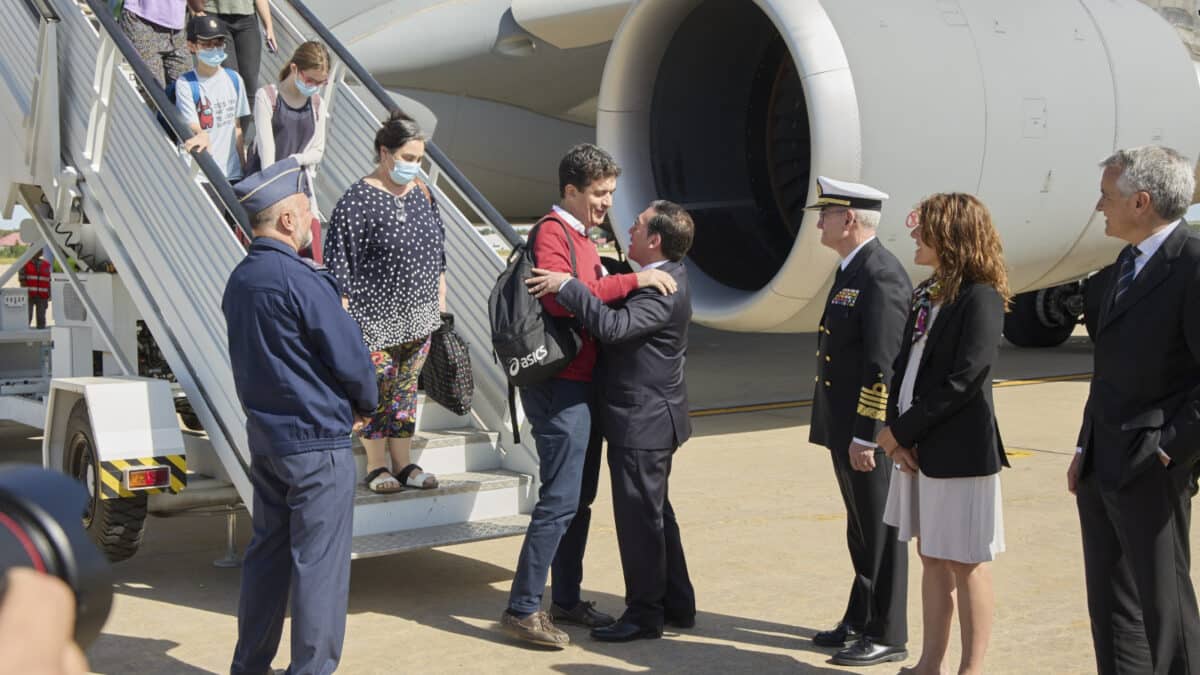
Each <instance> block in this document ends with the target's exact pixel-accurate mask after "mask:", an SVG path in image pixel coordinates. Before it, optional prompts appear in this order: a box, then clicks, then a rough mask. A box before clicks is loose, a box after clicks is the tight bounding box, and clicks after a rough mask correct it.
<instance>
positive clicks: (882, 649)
mask: <svg viewBox="0 0 1200 675" xmlns="http://www.w3.org/2000/svg"><path fill="white" fill-rule="evenodd" d="M907 658H908V650H907V649H905V648H904V647H893V646H891V645H885V644H880V643H878V642H874V641H872V640H871V638H869V637H865V636H864V637H860V638H859V639H858V642H855V643H854V644H852V645H850V646H849V647H846V648H845V649H843V650H841V651H839V652H838V653H836V654H834V655H833V658H832V659H830V660H831V661H833V662H834V663H836V664H837V665H839V666H873V665H875V664H877V663H887V662H888V661H903V660H904V659H907Z"/></svg>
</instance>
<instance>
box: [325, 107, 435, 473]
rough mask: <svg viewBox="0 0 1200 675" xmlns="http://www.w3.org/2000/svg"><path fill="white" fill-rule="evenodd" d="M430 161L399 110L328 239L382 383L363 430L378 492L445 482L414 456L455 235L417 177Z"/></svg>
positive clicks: (328, 260)
mask: <svg viewBox="0 0 1200 675" xmlns="http://www.w3.org/2000/svg"><path fill="white" fill-rule="evenodd" d="M424 156H425V137H424V135H423V134H422V133H421V130H420V128H419V127H418V126H417V124H416V122H414V121H413V120H412V119H410V118H408V117H407V116H405V115H404V114H403V113H400V112H396V113H393V114H392V116H391V118H390V119H388V121H386V122H384V123H383V127H382V128H381V129H380V130H379V132H378V133H377V134H375V161H376V163H377V166H376V167H375V171H373V172H372V173H371V174H370V175H368V176H366V177H364V178H363V179H362V180H360V181H358V182H357V183H355V184H353V185H351V186H350V189H348V190H347V191H346V194H344V195H342V198H341V199H340V200H338V203H337V206H336V207H334V210H333V215H332V218H331V219H330V223H329V233H328V236H327V238H326V240H325V264H326V265H328V266H329V269H330V270H331V271H332V272H333V274H334V276H335V277H337V280H338V283H340V284H341V287H342V302H343V304H344V305H345V306H346V309H347V310H348V311H349V312H350V315H351V316H353V317H354V319H355V320H356V321H358V324H359V326H361V327H362V332H363V339H364V340H365V341H366V343H367V348H368V349H370V350H371V359H372V360H373V361H374V362H375V373H376V376H377V377H378V379H379V408H377V409H376V410H375V414H374V415H373V416H372V417H371V419H370V421H369V422H368V423H367V424H366V425H365V426H364V427H363V428H362V430H361V431H359V436H360V437H361V438H362V443H363V447H364V448H365V449H366V451H367V477H366V480H365V482H366V485H367V487H369V488H370V489H371V490H372V491H374V492H396V491H397V490H401V489H403V488H402V486H407V487H414V488H425V489H430V488H435V487H437V478H436V477H435V476H433V475H432V474H429V473H425V472H424V471H422V470H421V467H419V466H417V465H416V464H412V463H411V462H410V458H409V454H410V450H411V448H412V436H413V431H414V430H415V428H416V424H417V376H418V375H420V373H421V366H422V365H424V363H425V357H426V356H427V355H428V354H429V336H430V334H431V333H433V331H434V330H435V329H436V328H438V326H440V325H441V312H442V311H445V308H446V254H445V239H446V238H445V229H444V227H443V225H442V219H441V216H440V215H439V214H438V210H437V207H436V205H435V204H434V203H433V198H432V196H431V195H430V193H429V189H428V188H427V187H426V186H425V185H423V184H422V183H420V181H418V180H417V171H418V167H419V166H420V164H421V160H422V159H423V158H424ZM385 455H390V456H391V466H392V468H391V469H390V470H389V469H388V464H387V459H388V458H387V457H385Z"/></svg>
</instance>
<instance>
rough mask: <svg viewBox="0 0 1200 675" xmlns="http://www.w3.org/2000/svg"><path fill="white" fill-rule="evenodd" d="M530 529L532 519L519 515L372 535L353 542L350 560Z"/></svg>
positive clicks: (358, 538) (499, 535)
mask: <svg viewBox="0 0 1200 675" xmlns="http://www.w3.org/2000/svg"><path fill="white" fill-rule="evenodd" d="M527 527H529V516H527V515H517V516H502V517H500V518H487V519H485V520H476V521H471V522H468V523H451V524H449V525H437V526H435V527H423V528H420V529H417V530H406V531H404V532H392V533H388V534H369V535H364V536H360V537H355V538H354V543H353V545H352V546H353V548H352V549H351V553H350V557H351V559H354V560H357V559H359V558H373V557H375V556H381V555H390V554H392V553H403V552H404V551H415V550H419V549H424V548H433V547H436V546H450V545H452V544H463V543H466V542H471V541H482V540H484V539H499V538H500V537H512V536H516V535H519V534H524V533H525V529H526V528H527Z"/></svg>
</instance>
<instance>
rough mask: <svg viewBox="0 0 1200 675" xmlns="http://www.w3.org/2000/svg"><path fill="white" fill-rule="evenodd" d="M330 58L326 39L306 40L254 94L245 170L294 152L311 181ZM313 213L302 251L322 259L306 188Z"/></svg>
mask: <svg viewBox="0 0 1200 675" xmlns="http://www.w3.org/2000/svg"><path fill="white" fill-rule="evenodd" d="M329 69H330V59H329V51H328V50H327V49H326V48H325V45H323V44H321V43H320V42H317V41H309V42H305V43H304V44H302V45H300V46H299V47H297V48H296V51H295V53H293V54H292V58H291V59H290V60H288V62H287V63H285V64H284V65H283V69H282V70H280V71H279V84H277V85H276V84H268V85H267V86H265V87H263V88H261V89H259V90H258V92H257V93H255V94H254V142H253V146H252V147H251V149H250V156H249V158H248V159H247V161H246V173H247V174H249V173H254V172H256V171H260V170H262V169H265V168H267V167H269V166H271V165H272V164H274V163H275V162H278V161H281V160H283V159H286V158H288V157H295V158H296V161H297V162H298V163H299V164H300V166H301V167H303V169H304V172H305V174H307V175H308V181H307V185H309V186H312V185H316V169H317V165H318V164H320V162H321V159H322V158H323V157H324V156H325V122H326V119H327V118H326V115H325V110H324V109H323V101H322V100H321V94H320V93H318V92H319V91H320V90H321V88H322V87H323V86H324V85H325V82H326V81H327V80H328V79H329ZM307 193H308V197H309V203H310V204H311V206H312V212H313V215H314V221H313V244H312V246H311V247H310V248H309V249H306V250H304V251H301V253H300V254H301V255H306V257H311V258H313V259H315V260H317V261H318V262H320V261H321V230H320V225H319V223H320V220H319V219H320V212H319V210H318V205H317V202H316V195H315V193H314V191H313V190H312V189H311V188H310V189H309V190H307Z"/></svg>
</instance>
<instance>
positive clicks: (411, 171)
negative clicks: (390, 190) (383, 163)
mask: <svg viewBox="0 0 1200 675" xmlns="http://www.w3.org/2000/svg"><path fill="white" fill-rule="evenodd" d="M420 170H421V165H420V164H417V163H415V162H413V163H409V162H403V161H397V162H396V163H395V164H394V165H392V170H391V171H389V172H388V175H390V176H391V178H392V180H393V181H394V182H395V183H396V184H397V185H408V184H409V183H411V182H412V179H414V178H416V177H417V172H418V171H420Z"/></svg>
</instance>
